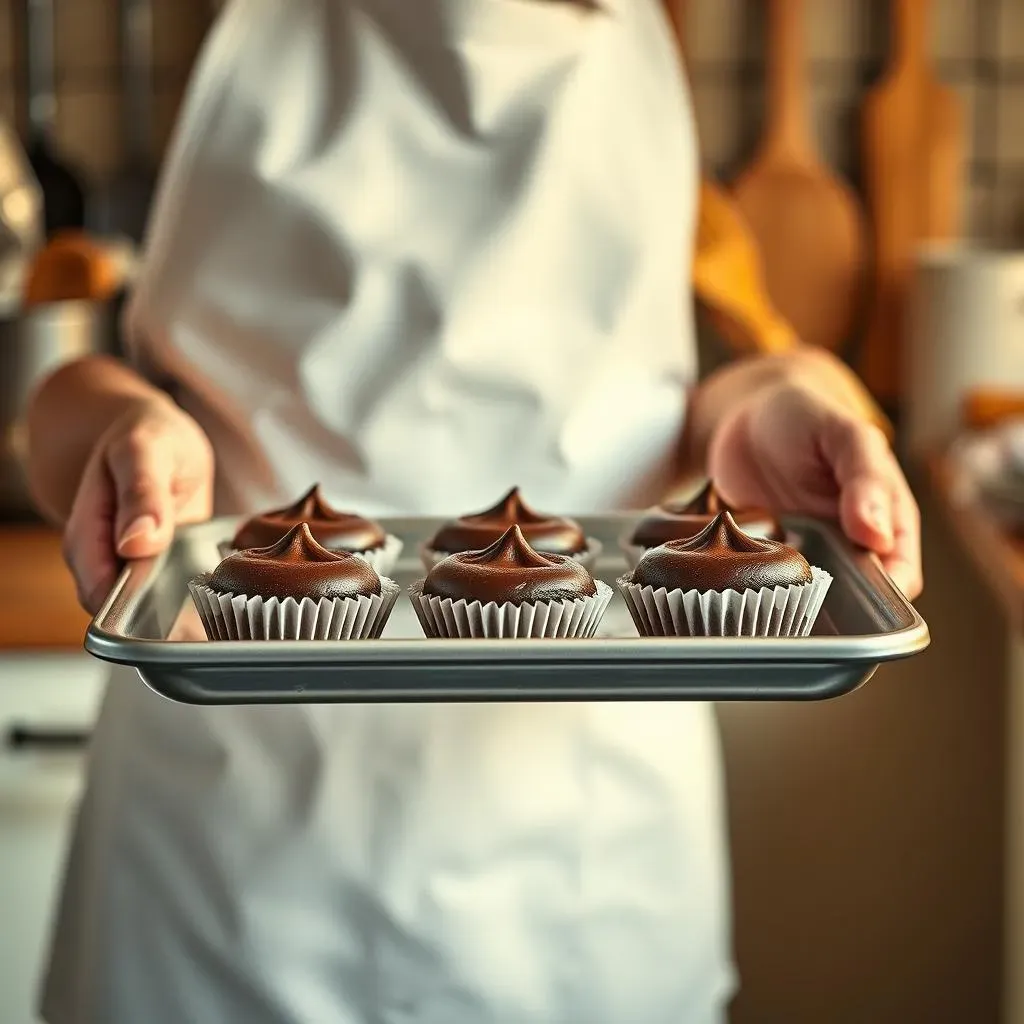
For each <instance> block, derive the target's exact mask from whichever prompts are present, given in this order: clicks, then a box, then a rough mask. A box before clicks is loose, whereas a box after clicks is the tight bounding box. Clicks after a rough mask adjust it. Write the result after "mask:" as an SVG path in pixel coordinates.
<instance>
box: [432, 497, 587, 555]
mask: <svg viewBox="0 0 1024 1024" xmlns="http://www.w3.org/2000/svg"><path fill="white" fill-rule="evenodd" d="M512 525H516V526H518V527H519V529H520V530H521V531H522V534H523V536H524V537H525V538H526V540H527V541H528V542H529V544H530V546H531V547H532V548H533V549H534V550H535V551H543V552H545V553H548V554H558V555H575V554H579V552H581V551H583V550H585V549H586V546H587V538H586V537H585V536H584V535H583V530H581V529H580V526H579V523H576V522H574V521H573V520H572V519H566V518H564V517H562V516H549V515H545V514H544V513H542V512H535V511H534V510H533V509H532V508H530V506H529V505H527V504H526V503H525V502H524V501H523V499H522V497H521V496H520V494H519V488H518V487H513V488H512V490H511V491H509V492H508V494H506V495H505V497H503V498H502V499H501V501H499V502H498V504H497V505H495V506H494V507H493V508H489V509H487V510H485V511H484V512H477V513H475V514H474V515H468V516H461V517H460V518H458V519H453V520H450V521H449V522H447V523H445V524H444V526H442V527H441V529H440V530H438V532H437V534H436V535H435V536H434V539H433V540H431V541H430V543H429V545H428V546H429V547H431V548H433V549H434V550H435V551H449V552H453V553H454V552H459V551H480V550H481V549H483V548H485V547H487V546H488V545H489V544H493V543H494V541H496V540H497V539H498V538H499V537H500V536H501V535H502V534H503V533H505V531H506V530H508V528H509V527H510V526H512Z"/></svg>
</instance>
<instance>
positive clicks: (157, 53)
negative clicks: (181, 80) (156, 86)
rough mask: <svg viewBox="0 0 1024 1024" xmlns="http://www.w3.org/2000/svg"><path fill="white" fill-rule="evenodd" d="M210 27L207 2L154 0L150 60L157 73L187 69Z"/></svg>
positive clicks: (199, 0)
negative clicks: (151, 53) (158, 71)
mask: <svg viewBox="0 0 1024 1024" xmlns="http://www.w3.org/2000/svg"><path fill="white" fill-rule="evenodd" d="M209 24H210V5H209V3H208V0H154V3H153V61H154V63H155V65H156V67H157V68H158V69H160V70H167V69H172V70H174V71H180V70H181V69H182V68H189V67H191V65H192V62H193V61H194V60H195V56H196V54H197V52H198V51H199V47H200V45H201V44H202V41H203V37H204V36H205V35H206V30H207V28H208V27H209Z"/></svg>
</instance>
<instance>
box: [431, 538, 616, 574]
mask: <svg viewBox="0 0 1024 1024" xmlns="http://www.w3.org/2000/svg"><path fill="white" fill-rule="evenodd" d="M527 543H529V541H527ZM484 546H485V547H486V545H484ZM534 550H535V551H538V550H539V548H534ZM603 550H604V545H603V544H602V543H601V542H600V541H599V540H598V539H597V538H596V537H587V546H586V547H585V548H584V549H583V550H582V551H579V552H577V553H576V554H575V555H569V556H568V557H569V558H571V559H573V561H576V562H579V563H580V565H582V566H583V568H584V569H588V570H591V571H592V570H593V568H594V566H595V565H596V564H597V560H598V559H599V558H600V557H601V552H602V551H603ZM540 553H541V554H542V555H543V554H552V553H553V552H545V551H541V552H540ZM454 554H465V552H461V551H436V550H435V549H434V548H432V547H430V546H429V545H427V544H421V545H420V561H421V562H422V563H423V568H424V569H426V570H427V572H430V570H431V569H433V568H434V566H435V565H437V563H438V562H443V561H444V560H445V559H446V558H448V557H449V556H450V555H454Z"/></svg>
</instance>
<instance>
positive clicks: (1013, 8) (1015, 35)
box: [992, 0, 1024, 60]
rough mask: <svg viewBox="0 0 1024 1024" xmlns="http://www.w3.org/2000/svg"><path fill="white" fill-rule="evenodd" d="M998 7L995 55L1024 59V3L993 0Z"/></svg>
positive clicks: (1003, 58)
mask: <svg viewBox="0 0 1024 1024" xmlns="http://www.w3.org/2000/svg"><path fill="white" fill-rule="evenodd" d="M992 2H993V3H994V4H995V5H996V6H997V7H998V9H999V13H998V20H997V23H996V24H997V31H996V38H995V55H996V56H997V57H999V58H1000V59H1002V60H1007V59H1009V60H1024V3H1021V0H992Z"/></svg>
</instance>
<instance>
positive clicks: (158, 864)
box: [50, 0, 729, 1024]
mask: <svg viewBox="0 0 1024 1024" xmlns="http://www.w3.org/2000/svg"><path fill="white" fill-rule="evenodd" d="M695 168H696V159H695V154H694V153H693V151H692V146H691V127H690V122H689V113H688V110H687V106H686V103H685V99H684V96H683V85H682V81H681V76H680V74H679V69H678V67H677V66H676V61H675V56H674V52H673V49H672V43H671V40H670V37H669V33H668V30H667V25H666V23H665V21H664V18H663V15H662V13H661V11H660V10H659V8H658V5H657V2H656V0H614V2H610V3H606V4H604V5H603V6H602V7H601V9H599V10H596V11H580V10H579V9H576V8H575V7H573V6H572V5H569V4H561V3H539V2H533V0H415V2H410V0H350V2H343V0H301V2H300V0H289V2H285V0H235V2H234V4H233V5H231V6H229V7H228V9H227V11H226V13H225V14H224V16H223V19H222V21H221V22H220V24H219V26H218V28H217V30H216V32H215V35H214V37H213V39H212V40H211V42H210V44H209V46H208V47H207V52H206V56H205V58H204V61H203V64H202V66H201V68H200V70H199V73H198V77H197V81H196V84H195V87H194V89H193V91H192V93H191V96H190V99H189V102H188V105H187V108H186V112H185V115H184V121H183V123H182V127H181V129H180V130H179V133H178V136H177V139H176V142H175V145H174V148H173V152H172V155H171V159H170V164H169V167H168V172H167V176H166V180H165V184H164V185H163V187H162V189H161V194H160V198H159V203H158V208H157V213H156V220H155V225H154V228H153V231H152V236H151V241H150V251H149V255H148V260H147V268H146V271H145V274H144V277H143V280H142V282H141V287H140V291H139V294H138V297H137V300H136V303H135V306H134V310H133V313H132V317H131V327H132V332H133V336H134V341H135V344H136V346H137V351H138V353H139V356H140V360H141V361H142V362H143V364H144V365H146V366H147V368H148V369H150V370H151V371H152V372H153V373H155V374H157V375H159V376H160V377H162V378H163V379H166V380H168V381H169V382H170V384H171V385H172V386H173V387H174V389H175V392H176V394H177V395H178V397H179V399H180V400H181V401H182V404H183V405H184V406H185V407H186V408H188V409H189V410H190V411H192V412H193V413H194V414H195V415H196V417H197V418H198V419H199V421H200V423H201V424H202V425H203V426H204V428H205V429H206V430H207V431H208V432H209V433H210V436H211V439H212V440H213V443H214V446H215V450H216V454H217V458H218V463H219V473H220V476H221V483H222V486H223V497H224V502H225V504H234V505H235V506H236V507H239V508H243V509H245V508H252V507H254V506H259V505H262V504H266V503H267V502H269V501H270V500H274V499H286V498H290V497H292V496H294V495H296V494H298V493H299V492H301V491H302V490H304V489H305V488H306V487H307V486H308V485H309V484H310V483H312V482H313V481H316V480H319V481H321V482H322V483H323V484H324V486H325V490H326V491H327V493H328V495H329V496H330V497H331V498H332V499H333V500H334V501H336V502H338V503H343V504H344V506H345V507H351V508H355V509H358V510H359V511H364V512H370V513H387V512H393V511H401V512H465V511H468V510H471V509H473V508H475V507H483V505H485V504H488V503H490V502H491V501H492V500H493V499H494V497H495V496H496V495H497V494H499V493H501V492H502V491H503V490H504V489H506V488H507V487H508V486H510V485H511V484H519V485H521V486H522V487H523V488H524V489H525V492H526V494H527V495H528V496H529V499H530V500H531V501H532V502H535V503H536V504H537V505H538V506H541V507H544V508H547V509H551V510H553V511H559V512H561V511H565V512H570V511H585V510H589V509H600V508H605V507H609V506H612V505H614V504H616V503H617V502H620V501H627V500H630V499H642V498H643V497H644V496H645V495H644V492H645V489H646V488H648V487H649V486H650V484H651V481H653V480H654V479H655V478H656V477H657V476H658V473H659V470H660V469H661V468H662V467H663V466H664V464H665V462H666V461H667V460H668V459H669V458H670V457H671V454H672V450H673V446H674V443H675V441H676V438H677V435H678V432H679V430H680V427H681V424H682V419H683V411H684V403H685V388H686V385H687V384H688V382H689V381H690V380H691V379H692V376H693V373H694V369H695V368H694V356H693V351H692V339H691V336H690V330H691V328H690V322H689V310H688V308H687V307H688V304H687V303H686V286H687V281H688V276H689V275H688V270H689V267H688V259H689V255H688V250H689V246H690V235H691V231H692V217H693V202H694V192H695ZM716 749H717V748H716V738H715V735H714V728H713V724H712V721H711V716H710V710H709V709H708V708H707V707H706V706H703V705H681V704H677V705H663V704H625V705H616V704H607V703H606V704H595V705H587V704H561V705H527V704H503V705H481V706H472V705H461V706H444V705H408V706H386V705H379V706H363V707H358V706H356V707H353V706H337V707H305V708H301V707H279V708H195V707H185V706H178V705H173V704H170V703H168V702H166V701H163V700H162V699H160V698H157V697H155V696H154V695H153V694H151V693H148V692H147V691H145V690H144V689H143V688H142V687H141V685H140V684H139V683H138V681H137V680H131V679H121V680H119V681H118V682H117V684H115V689H114V690H112V692H111V694H110V696H109V698H108V702H107V706H106V709H105V711H104V715H103V719H102V721H101V723H100V726H99V728H98V730H97V734H96V739H95V743H94V762H95V763H94V767H93V782H92V784H91V787H90V796H89V799H88V800H87V803H86V809H85V812H84V814H83V818H82V824H81V826H80V829H79V834H78V840H77V847H76V855H75V857H73V859H72V878H73V883H72V885H71V887H70V891H71V893H72V898H71V899H70V900H68V899H66V900H65V911H64V915H63V918H62V926H61V928H60V929H59V930H58V945H57V951H58V952H57V956H56V958H55V961H54V965H55V966H54V968H53V970H52V972H51V987H50V990H51V993H56V992H59V991H60V990H61V985H62V984H63V985H64V991H69V992H75V993H76V994H77V997H78V1000H79V1005H80V1006H81V1007H83V1008H84V1009H81V1010H75V1011H67V1012H65V1011H64V1010H61V1009H60V1008H59V1001H58V999H57V997H56V996H54V999H53V1000H52V1001H51V1004H50V1005H51V1006H52V1007H54V1009H53V1011H52V1012H53V1017H54V1022H55V1024H64V1021H77V1020H79V1019H81V1020H89V1021H91V1020H97V1019H102V1020H105V1021H111V1022H112V1024H122V1021H124V1022H127V1021H129V1020H131V1021H133V1022H134V1020H137V1019H143V1017H144V1018H145V1019H146V1020H149V1021H153V1022H154V1024H163V1022H164V1020H166V1021H167V1022H168V1024H170V1022H171V1021H175V1022H176V1021H177V1020H181V1019H196V1020H218V1019H224V1020H240V1019H246V1020H252V1021H254V1022H256V1021H258V1022H260V1024H262V1022H263V1021H273V1022H284V1021H288V1022H289V1024H292V1022H298V1021H314V1020H315V1021H326V1020H331V1021H338V1022H349V1021H352V1022H359V1024H369V1022H384V1021H398V1020H402V1021H420V1022H424V1024H482V1022H485V1021H487V1022H494V1024H523V1022H526V1021H529V1022H530V1024H567V1022H570V1021H572V1022H582V1021H586V1022H588V1024H613V1022H614V1024H619V1022H622V1021H626V1020H629V1021H635V1022H636V1024H682V1022H684V1021H685V1022H686V1024H691V1022H696V1021H699V1022H701V1024H704V1022H705V1021H710V1020H711V1019H712V1016H713V1014H715V1013H716V1012H717V1008H718V1007H719V1006H720V1003H721V1000H722V998H723V996H724V993H725V992H726V990H727V988H728V985H729V973H728V969H727V957H728V951H727V945H728V926H727V921H726V903H727V898H726V876H725V871H726V869H725V865H724V858H723V849H724V839H723V836H722V821H721V812H720V802H719V801H720V791H719V787H720V780H719V776H718V769H717V765H716V760H715V758H716ZM76 931H77V932H78V933H79V935H80V936H85V935H86V934H87V935H88V936H89V938H88V940H85V939H83V940H82V941H83V942H85V941H87V942H88V946H89V955H88V958H87V959H83V957H82V950H81V946H79V945H76V944H75V943H73V942H72V941H71V938H70V937H71V936H73V935H74V933H75V932H76ZM143 935H146V936H151V938H149V939H147V940H145V941H135V940H136V939H138V938H139V937H141V936H143ZM72 977H73V978H74V981H73V983H70V982H69V978H72ZM75 1013H82V1014H83V1015H84V1016H82V1017H81V1018H79V1017H77V1016H75V1015H74V1014H75ZM133 1013H135V1016H132V1014H133ZM160 1013H163V1014H164V1016H163V1017H160V1016H159V1014H160ZM89 1014H92V1015H91V1016H90V1015H89ZM58 1016H59V1018H60V1019H59V1021H58V1020H57V1018H58ZM714 1019H717V1017H715V1018H714Z"/></svg>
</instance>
